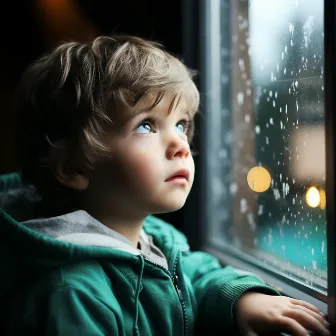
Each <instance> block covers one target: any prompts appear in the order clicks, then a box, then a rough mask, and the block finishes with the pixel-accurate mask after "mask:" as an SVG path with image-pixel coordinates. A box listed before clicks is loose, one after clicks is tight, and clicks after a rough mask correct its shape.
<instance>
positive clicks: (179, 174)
mask: <svg viewBox="0 0 336 336" xmlns="http://www.w3.org/2000/svg"><path fill="white" fill-rule="evenodd" d="M189 177H190V173H189V170H188V169H180V170H178V171H177V172H175V173H174V174H172V175H170V176H169V177H168V178H167V179H166V180H165V182H169V181H172V180H174V179H178V178H184V179H186V180H187V181H189Z"/></svg>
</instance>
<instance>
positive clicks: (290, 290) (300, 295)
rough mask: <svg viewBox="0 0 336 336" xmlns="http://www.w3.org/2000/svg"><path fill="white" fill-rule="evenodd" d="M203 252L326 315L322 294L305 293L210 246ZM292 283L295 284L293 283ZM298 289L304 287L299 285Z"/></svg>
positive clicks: (265, 271) (308, 289) (309, 290)
mask: <svg viewBox="0 0 336 336" xmlns="http://www.w3.org/2000/svg"><path fill="white" fill-rule="evenodd" d="M203 250H204V251H205V252H208V253H210V254H212V255H214V256H215V257H217V258H218V259H219V261H220V262H221V263H222V264H225V265H231V266H233V267H236V268H239V269H243V270H245V271H248V272H251V273H254V274H256V275H257V276H259V277H260V278H262V279H263V280H264V281H265V282H266V283H267V284H268V285H270V286H272V287H274V288H276V289H277V290H279V292H281V293H282V294H283V295H286V296H289V297H292V298H295V299H299V300H304V301H307V302H309V303H311V304H313V305H314V306H316V307H317V308H318V309H320V310H321V311H322V312H323V313H324V314H327V310H328V305H327V303H326V300H327V296H326V295H324V294H323V293H320V292H318V291H314V290H313V289H311V288H309V287H307V290H306V291H303V290H301V289H298V288H296V287H295V286H294V285H290V284H289V281H291V280H289V279H287V278H285V277H284V276H282V275H280V274H279V275H277V277H276V275H273V274H270V273H269V272H268V271H267V270H263V269H262V268H261V267H258V266H256V265H253V264H251V263H249V262H246V261H244V260H242V259H240V258H237V257H235V256H233V255H231V254H230V253H225V252H223V251H220V250H218V249H216V248H214V247H212V246H210V245H205V246H203ZM292 282H293V283H294V284H297V283H295V282H294V281H292ZM300 287H304V285H303V284H300ZM307 292H310V293H311V294H308V293H307Z"/></svg>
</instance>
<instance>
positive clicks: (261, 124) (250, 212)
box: [201, 0, 328, 308]
mask: <svg viewBox="0 0 336 336" xmlns="http://www.w3.org/2000/svg"><path fill="white" fill-rule="evenodd" d="M202 5H203V8H202V10H201V13H204V14H203V16H202V17H203V19H204V20H203V27H202V32H203V36H204V40H203V45H202V46H201V50H203V60H202V67H201V76H202V78H201V82H202V86H201V91H202V92H203V102H204V106H203V109H204V114H205V115H206V118H204V123H205V125H204V130H205V133H204V145H203V148H202V150H201V152H204V153H205V158H204V171H205V180H206V181H205V205H206V210H205V218H206V222H207V229H206V232H205V237H206V242H205V244H206V246H207V249H208V250H209V251H211V252H212V253H215V254H217V255H219V256H226V259H225V258H224V260H228V261H229V262H230V263H235V262H238V263H239V261H241V262H243V263H245V264H244V265H245V266H246V265H251V266H252V267H254V268H258V269H260V270H262V271H263V272H265V273H264V274H266V273H267V274H269V275H270V277H269V278H268V279H273V280H271V282H272V284H274V283H276V281H275V279H282V281H284V282H285V283H287V284H290V285H291V286H292V287H295V288H297V289H300V290H301V291H303V292H305V293H306V294H309V295H310V296H312V297H314V298H317V299H319V300H322V301H325V302H326V297H327V289H328V286H327V284H328V282H327V278H328V277H327V270H328V267H327V245H328V244H327V233H326V232H327V220H326V165H325V161H326V155H325V153H326V144H325V136H326V135H325V129H326V123H325V120H326V118H325V94H324V92H325V91H324V82H325V78H324V73H325V72H324V2H323V0H305V1H300V0H272V1H266V0H250V1H247V0H239V1H238V0H237V1H228V0H214V1H209V2H207V1H203V2H202ZM232 261H234V262H232ZM245 268H246V267H245ZM253 270H254V269H253ZM274 281H275V282H274ZM314 303H315V302H314ZM315 304H316V303H315ZM323 307H324V308H325V306H323Z"/></svg>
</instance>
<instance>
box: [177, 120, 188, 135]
mask: <svg viewBox="0 0 336 336" xmlns="http://www.w3.org/2000/svg"><path fill="white" fill-rule="evenodd" d="M175 127H176V130H177V132H178V133H182V134H186V133H187V130H188V122H187V121H179V122H178V123H177V124H176V126H175Z"/></svg>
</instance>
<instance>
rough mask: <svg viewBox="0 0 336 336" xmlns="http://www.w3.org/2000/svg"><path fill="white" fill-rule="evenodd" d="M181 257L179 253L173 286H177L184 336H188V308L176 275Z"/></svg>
mask: <svg viewBox="0 0 336 336" xmlns="http://www.w3.org/2000/svg"><path fill="white" fill-rule="evenodd" d="M180 255H181V253H180V252H177V256H176V258H175V261H174V266H173V284H174V286H175V289H176V292H177V295H178V297H179V299H180V303H181V306H182V313H183V321H184V323H183V325H184V335H185V336H187V335H188V319H187V310H186V306H185V304H184V301H183V296H182V291H181V289H180V286H179V278H178V275H177V274H176V270H177V264H178V261H179V259H180Z"/></svg>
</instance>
